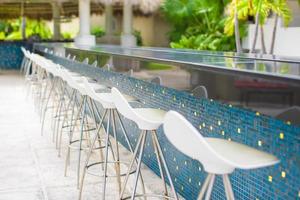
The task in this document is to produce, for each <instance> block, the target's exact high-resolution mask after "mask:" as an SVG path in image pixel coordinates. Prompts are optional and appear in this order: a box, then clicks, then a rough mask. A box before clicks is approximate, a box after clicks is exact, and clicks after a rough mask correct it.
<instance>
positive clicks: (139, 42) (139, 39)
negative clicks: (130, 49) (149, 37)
mask: <svg viewBox="0 0 300 200" xmlns="http://www.w3.org/2000/svg"><path fill="white" fill-rule="evenodd" d="M133 35H134V36H135V37H136V42H137V45H138V46H142V45H143V39H142V34H141V31H138V30H134V31H133Z"/></svg>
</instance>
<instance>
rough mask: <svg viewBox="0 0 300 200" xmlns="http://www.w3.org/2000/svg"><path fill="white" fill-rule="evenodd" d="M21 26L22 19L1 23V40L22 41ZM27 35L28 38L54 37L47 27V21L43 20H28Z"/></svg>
mask: <svg viewBox="0 0 300 200" xmlns="http://www.w3.org/2000/svg"><path fill="white" fill-rule="evenodd" d="M21 26H22V20H21V19H14V20H5V21H1V22H0V35H1V36H0V39H5V40H21V39H22V33H21V28H22V27H21ZM25 33H26V37H27V38H30V37H32V36H35V37H39V38H41V39H50V38H51V37H52V33H51V31H50V29H49V27H47V25H46V23H45V21H43V20H31V19H26V29H25Z"/></svg>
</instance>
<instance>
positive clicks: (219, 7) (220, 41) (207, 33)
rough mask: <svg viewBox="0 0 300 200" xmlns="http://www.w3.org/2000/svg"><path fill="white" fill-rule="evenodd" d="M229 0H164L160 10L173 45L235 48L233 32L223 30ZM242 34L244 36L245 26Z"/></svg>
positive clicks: (221, 49)
mask: <svg viewBox="0 0 300 200" xmlns="http://www.w3.org/2000/svg"><path fill="white" fill-rule="evenodd" d="M229 2H230V1H229V0H165V1H164V2H163V5H162V11H163V13H164V15H165V17H166V19H167V20H168V21H169V22H170V23H171V24H172V26H173V29H172V31H171V32H170V33H169V36H170V41H171V43H170V46H171V47H172V48H191V49H197V50H214V51H234V50H235V49H236V48H235V40H234V36H233V35H227V34H225V32H224V27H225V22H226V20H225V19H224V16H225V14H224V13H225V10H226V9H225V8H226V6H227V5H228V3H229ZM241 28H242V29H243V32H242V33H243V34H242V36H245V35H246V29H245V26H242V27H241Z"/></svg>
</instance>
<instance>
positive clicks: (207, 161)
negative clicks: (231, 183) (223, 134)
mask: <svg viewBox="0 0 300 200" xmlns="http://www.w3.org/2000/svg"><path fill="white" fill-rule="evenodd" d="M163 127H164V133H165V135H166V136H167V138H168V139H169V141H170V142H171V143H172V144H173V145H174V146H175V147H176V148H177V149H178V150H179V151H181V152H182V153H184V154H186V155H187V156H189V157H191V158H193V159H195V160H198V161H200V163H201V164H202V165H203V166H204V169H207V168H211V167H213V166H214V165H216V166H220V165H222V166H227V167H230V166H228V163H227V162H226V161H225V160H224V159H223V158H222V157H221V156H220V155H218V154H217V153H216V152H215V151H214V149H213V148H212V147H211V146H210V145H209V144H208V143H207V141H206V140H205V138H204V137H203V136H202V135H201V134H200V133H199V132H198V131H197V129H196V128H195V127H194V126H193V125H192V124H191V123H190V122H188V121H187V120H186V119H185V118H184V117H183V116H182V115H181V114H179V113H178V112H175V111H169V112H168V113H167V114H166V116H165V118H164V125H163ZM232 168H233V169H234V167H232ZM233 169H232V170H233Z"/></svg>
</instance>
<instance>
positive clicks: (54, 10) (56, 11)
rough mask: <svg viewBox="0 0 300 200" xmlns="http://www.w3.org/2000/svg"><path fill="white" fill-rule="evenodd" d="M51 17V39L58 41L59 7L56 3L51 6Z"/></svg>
mask: <svg viewBox="0 0 300 200" xmlns="http://www.w3.org/2000/svg"><path fill="white" fill-rule="evenodd" d="M52 15H53V39H54V40H60V6H59V4H58V2H53V4H52Z"/></svg>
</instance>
